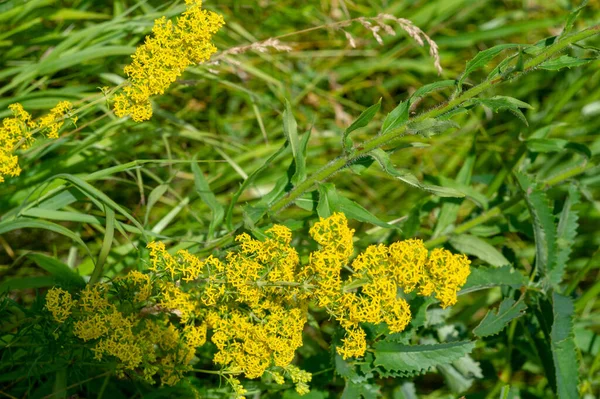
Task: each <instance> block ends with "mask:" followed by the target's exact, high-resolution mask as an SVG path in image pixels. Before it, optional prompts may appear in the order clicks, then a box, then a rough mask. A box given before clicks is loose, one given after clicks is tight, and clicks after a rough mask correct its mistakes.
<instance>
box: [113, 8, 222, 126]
mask: <svg viewBox="0 0 600 399" xmlns="http://www.w3.org/2000/svg"><path fill="white" fill-rule="evenodd" d="M185 3H186V5H187V7H186V11H184V12H183V14H182V15H181V16H180V17H179V18H177V20H176V21H175V23H173V21H170V20H167V19H166V18H165V17H162V18H159V19H157V20H156V21H154V27H153V29H152V34H153V36H152V37H150V36H148V37H146V40H145V42H144V44H143V45H141V46H139V47H138V48H137V50H136V52H135V53H134V54H133V55H132V56H131V58H132V62H131V64H129V65H127V66H126V67H125V70H124V71H125V74H127V76H128V77H129V83H130V84H129V85H128V86H126V87H125V88H124V89H123V92H124V93H123V94H118V95H116V96H115V97H114V99H113V101H114V110H115V114H116V115H117V116H119V117H123V116H127V115H131V118H132V119H133V120H134V121H136V122H142V121H145V120H148V119H150V118H151V117H152V106H151V104H150V97H151V96H153V95H157V94H163V93H164V91H165V90H166V89H167V88H168V87H169V86H170V85H171V84H172V83H173V82H175V80H176V79H177V78H178V77H179V76H181V75H182V74H183V72H184V71H185V69H186V68H188V67H189V66H191V65H195V64H199V63H201V62H204V61H206V60H208V59H209V58H210V56H211V55H212V54H213V53H214V52H215V51H217V49H216V47H215V46H214V45H213V44H212V43H211V39H212V36H213V35H214V34H215V33H216V32H217V31H218V30H219V28H221V26H223V24H224V23H225V22H224V21H223V17H222V16H220V15H218V14H215V13H213V12H211V11H206V10H203V9H202V1H201V0H185Z"/></svg>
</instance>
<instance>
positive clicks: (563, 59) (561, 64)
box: [539, 54, 594, 71]
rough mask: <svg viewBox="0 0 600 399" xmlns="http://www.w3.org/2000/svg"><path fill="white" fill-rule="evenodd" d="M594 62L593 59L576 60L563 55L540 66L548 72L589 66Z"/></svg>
mask: <svg viewBox="0 0 600 399" xmlns="http://www.w3.org/2000/svg"><path fill="white" fill-rule="evenodd" d="M592 61H594V60H593V59H591V58H587V59H586V58H583V59H582V58H575V57H571V56H570V55H566V54H565V55H561V56H560V57H557V58H553V59H551V60H548V61H546V62H544V63H542V64H540V66H539V67H540V68H541V69H546V70H548V71H558V70H561V69H563V68H575V67H579V66H582V65H585V64H589V63H590V62H592Z"/></svg>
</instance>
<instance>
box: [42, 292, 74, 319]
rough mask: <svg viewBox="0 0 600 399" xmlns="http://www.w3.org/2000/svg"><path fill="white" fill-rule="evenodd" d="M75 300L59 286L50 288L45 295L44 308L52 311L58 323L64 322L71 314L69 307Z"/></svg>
mask: <svg viewBox="0 0 600 399" xmlns="http://www.w3.org/2000/svg"><path fill="white" fill-rule="evenodd" d="M73 305H75V302H74V301H73V298H72V297H71V294H70V293H69V292H68V291H65V290H63V289H60V288H52V289H51V290H50V291H48V294H47V295H46V309H48V310H49V311H50V313H52V317H54V320H56V321H57V322H59V323H64V322H65V321H66V320H67V319H68V318H69V316H70V315H71V308H73Z"/></svg>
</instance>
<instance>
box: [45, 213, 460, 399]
mask: <svg viewBox="0 0 600 399" xmlns="http://www.w3.org/2000/svg"><path fill="white" fill-rule="evenodd" d="M353 234H354V230H352V229H350V228H349V227H348V221H347V219H346V217H345V216H344V215H343V214H341V213H335V214H333V215H332V216H330V217H328V218H321V219H320V220H319V222H317V223H315V224H314V226H313V227H312V228H311V229H310V235H311V236H312V238H313V239H314V240H315V241H316V242H317V243H318V244H320V248H319V249H318V250H315V251H313V252H312V253H310V254H309V256H308V262H307V263H306V264H305V265H303V264H302V263H301V262H300V257H299V255H298V252H297V251H296V249H294V248H293V247H292V246H291V242H292V233H291V231H290V229H288V228H287V227H285V226H280V225H276V226H273V227H272V228H271V229H269V230H267V231H266V232H265V238H264V239H263V240H257V239H254V238H252V237H251V236H250V235H248V234H246V233H244V234H240V235H238V236H237V237H236V242H237V243H238V246H237V247H236V248H235V249H233V250H229V251H227V253H226V256H225V259H224V260H223V261H221V260H219V259H217V258H216V257H214V256H209V257H208V258H206V259H204V260H201V259H199V258H197V257H196V256H194V255H192V254H190V253H189V252H188V251H185V250H181V251H179V252H177V253H176V254H174V255H172V254H170V253H169V252H168V251H167V249H166V247H165V245H164V244H163V243H156V242H152V243H149V244H148V249H149V252H150V254H149V264H148V266H149V267H148V268H149V271H150V273H142V272H139V271H132V272H130V273H129V274H127V275H125V276H123V277H119V278H116V279H114V280H113V281H112V283H111V284H107V283H100V284H96V285H94V286H88V287H86V288H85V289H84V290H82V291H80V292H79V293H78V295H77V296H76V298H78V299H77V301H75V300H73V299H72V298H71V296H70V294H69V293H68V292H66V291H63V290H60V289H53V290H51V291H50V292H49V293H48V297H47V305H46V306H47V308H48V310H49V311H50V312H51V313H52V314H53V317H54V318H55V319H56V320H57V321H58V322H61V323H65V321H66V320H67V319H68V318H69V316H70V315H71V309H72V308H76V310H75V311H73V316H71V318H72V319H73V333H74V335H75V336H77V337H78V338H80V339H82V340H84V341H85V342H88V341H89V342H90V343H93V347H92V350H93V351H94V353H95V358H96V359H98V360H101V359H103V358H104V357H105V356H107V357H110V358H111V359H116V360H117V361H118V364H119V369H120V370H130V371H136V372H138V373H139V374H140V375H142V376H143V378H145V379H146V380H148V381H153V380H154V378H155V376H156V375H159V376H160V379H161V381H162V382H163V383H164V384H174V383H176V382H177V381H178V380H179V379H180V378H181V377H182V376H183V374H184V373H185V372H186V371H188V370H190V369H191V366H190V363H191V362H192V360H193V359H194V356H195V351H196V348H198V347H200V346H202V345H204V343H205V342H206V341H207V339H210V341H211V342H212V343H213V344H214V347H215V348H216V352H215V353H214V356H213V362H214V363H215V364H216V365H217V366H219V367H220V368H221V370H222V371H223V372H224V375H226V376H227V377H226V379H227V381H228V382H229V384H230V385H231V387H232V389H233V392H234V394H235V397H236V398H238V399H243V398H244V395H245V394H246V390H245V389H244V387H243V386H242V385H241V383H240V381H239V380H238V379H237V378H236V377H239V376H244V377H246V378H250V379H254V378H259V377H261V376H263V375H265V374H267V375H270V376H271V378H272V380H273V381H274V382H275V383H277V384H283V383H284V381H285V378H286V377H287V378H288V379H289V380H291V381H292V382H293V383H294V384H295V386H296V391H297V392H298V393H299V394H305V393H307V392H309V386H308V383H309V382H310V380H311V375H310V373H308V372H306V371H303V370H300V369H298V368H297V367H296V366H294V365H293V364H292V362H293V360H294V356H295V353H296V350H297V349H298V348H300V347H301V346H302V333H303V330H304V327H305V325H306V323H307V320H308V308H309V303H311V302H312V303H314V304H315V305H316V306H317V307H320V308H322V309H324V310H325V311H326V312H327V313H328V314H329V315H330V316H331V317H333V318H334V319H335V320H337V322H338V323H339V324H340V326H341V327H342V328H343V329H344V330H345V336H344V337H343V339H342V344H343V345H342V346H341V347H338V348H337V351H338V353H339V354H340V355H341V356H342V357H343V358H344V359H346V358H351V357H361V356H363V355H364V354H365V351H366V350H367V336H366V333H365V331H364V330H363V325H362V324H363V323H372V324H382V323H384V324H385V325H386V326H387V329H388V331H389V332H391V333H395V332H400V331H403V330H404V329H405V328H406V327H407V325H408V324H409V322H410V320H411V313H410V307H409V304H408V302H407V298H409V296H408V295H409V294H410V293H412V292H414V293H415V294H417V295H423V296H431V295H435V297H436V298H437V299H438V300H439V301H440V303H441V306H442V307H447V306H450V305H452V304H454V303H455V302H456V293H457V291H458V290H459V289H460V287H461V286H462V285H463V284H464V283H465V281H466V278H467V276H468V275H469V260H468V259H467V257H466V256H464V255H454V254H452V253H450V252H449V251H446V250H444V249H434V250H433V251H431V252H429V251H428V250H427V249H426V248H425V246H424V245H423V242H422V241H420V240H406V241H401V242H396V243H393V244H391V245H389V246H386V245H383V244H379V245H371V246H369V247H368V248H367V249H366V250H365V251H363V252H362V253H360V254H359V255H358V256H356V257H355V258H354V259H353V260H352V255H353V252H354V246H353Z"/></svg>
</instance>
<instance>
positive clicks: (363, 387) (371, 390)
mask: <svg viewBox="0 0 600 399" xmlns="http://www.w3.org/2000/svg"><path fill="white" fill-rule="evenodd" d="M379 397H380V392H379V386H378V385H376V384H369V383H367V382H366V381H363V382H359V383H356V382H353V381H346V386H345V387H344V391H343V392H342V396H341V399H360V398H363V399H377V398H379Z"/></svg>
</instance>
